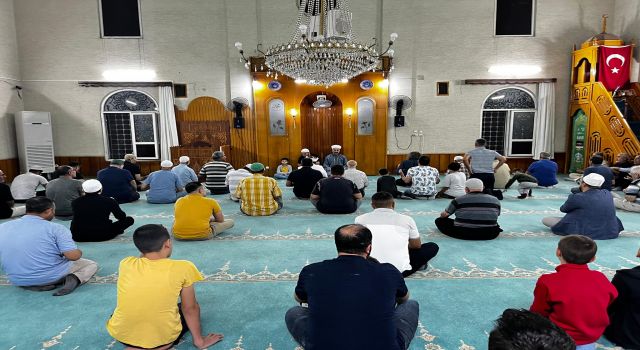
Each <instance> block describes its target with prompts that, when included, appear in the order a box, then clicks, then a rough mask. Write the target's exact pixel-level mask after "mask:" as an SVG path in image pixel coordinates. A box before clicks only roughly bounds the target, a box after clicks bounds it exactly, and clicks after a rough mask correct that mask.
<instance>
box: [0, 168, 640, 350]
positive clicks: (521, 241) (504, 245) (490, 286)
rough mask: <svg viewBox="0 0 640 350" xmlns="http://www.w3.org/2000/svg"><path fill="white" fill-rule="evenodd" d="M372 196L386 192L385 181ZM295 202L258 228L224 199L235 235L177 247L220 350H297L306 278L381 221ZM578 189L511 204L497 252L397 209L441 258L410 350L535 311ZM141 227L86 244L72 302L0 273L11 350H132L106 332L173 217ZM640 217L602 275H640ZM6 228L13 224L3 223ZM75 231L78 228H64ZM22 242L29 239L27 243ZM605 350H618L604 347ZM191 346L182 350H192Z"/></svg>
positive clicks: (540, 193)
mask: <svg viewBox="0 0 640 350" xmlns="http://www.w3.org/2000/svg"><path fill="white" fill-rule="evenodd" d="M371 180H373V184H374V185H373V186H374V187H375V178H371ZM280 184H281V186H282V188H283V191H284V197H285V199H284V205H285V207H284V208H283V210H281V212H280V213H278V214H277V215H275V216H272V217H261V218H254V217H247V216H244V215H242V214H241V213H240V211H239V209H238V205H237V204H236V203H233V202H231V201H230V200H228V199H226V197H225V196H215V197H214V198H216V199H218V201H219V202H220V203H221V205H222V208H223V211H224V213H225V216H226V217H229V218H233V219H234V220H235V221H236V226H235V227H234V228H232V229H231V230H229V231H228V232H225V233H223V234H222V235H220V236H218V237H216V238H215V239H214V240H212V241H205V242H175V244H174V247H175V248H174V253H173V258H176V259H187V260H191V261H193V262H194V263H195V264H196V266H197V267H198V268H199V269H200V270H201V271H202V272H203V273H204V274H205V276H206V280H205V281H203V282H201V283H198V284H197V286H196V291H197V297H198V301H199V303H200V306H201V309H202V324H203V330H204V331H207V332H218V333H223V334H224V335H225V338H224V340H223V341H222V342H221V343H219V344H217V345H215V346H214V347H212V349H225V350H240V349H251V350H253V349H256V350H281V349H288V350H293V349H295V348H296V344H295V342H294V341H293V340H292V339H291V337H290V336H289V334H288V332H287V330H286V327H285V324H284V314H285V312H286V310H287V309H288V308H289V307H291V306H293V305H295V302H294V301H293V298H292V295H293V290H294V286H295V282H296V280H297V274H298V272H299V271H300V269H301V268H302V267H303V266H305V264H308V263H311V262H316V261H321V260H324V259H329V258H333V257H335V255H336V252H335V246H334V243H333V232H334V230H335V228H336V227H338V226H340V225H343V224H347V223H352V222H353V219H354V218H355V216H357V215H359V214H361V213H364V212H368V211H371V210H372V208H371V206H370V204H371V202H370V197H371V194H372V193H373V192H372V191H371V190H370V191H368V193H367V196H366V197H365V201H364V203H363V205H362V207H361V208H360V209H359V210H358V212H357V213H355V214H352V215H324V214H320V213H318V212H317V211H315V209H314V208H313V206H312V205H311V204H310V203H308V202H306V201H302V200H298V199H296V198H295V197H294V196H293V193H292V191H291V189H290V188H285V187H284V183H283V182H282V181H281V182H280ZM572 185H573V183H571V182H567V181H562V182H561V183H560V184H559V185H558V186H557V187H556V188H553V189H537V190H534V193H533V195H534V197H532V198H527V199H525V200H520V199H517V198H515V197H516V196H517V195H518V193H517V191H516V190H515V189H511V190H509V191H508V192H507V193H505V199H504V200H503V201H502V215H501V217H500V220H499V222H500V224H501V226H502V227H503V229H504V230H505V232H503V233H502V235H501V236H500V237H498V238H497V239H496V240H493V241H489V242H467V241H459V240H455V239H452V238H449V237H446V236H444V235H442V234H440V233H439V232H438V231H437V229H436V228H435V225H434V224H433V220H434V219H435V218H436V217H437V216H438V215H439V213H440V211H442V210H443V209H444V208H445V207H446V205H447V204H448V200H413V201H411V200H399V201H397V203H396V209H397V210H398V211H399V212H401V213H405V214H408V215H411V216H412V217H413V218H414V219H415V220H416V222H417V224H418V228H419V229H420V232H421V234H422V240H423V242H426V241H433V242H436V243H438V245H439V246H440V253H439V255H438V256H437V257H436V258H435V259H433V260H432V261H431V262H430V267H429V269H428V270H426V271H420V272H418V273H416V274H415V275H414V276H413V277H411V278H409V279H407V284H408V286H409V290H410V293H411V297H412V298H413V299H415V300H417V301H418V302H419V303H420V325H419V328H418V332H417V333H416V338H415V339H414V340H413V342H412V343H411V347H410V348H411V349H425V350H437V349H486V348H487V345H486V344H487V337H488V332H489V331H490V330H491V329H492V327H493V320H495V319H496V318H497V316H498V315H499V314H500V313H501V312H502V310H504V309H505V308H510V307H511V308H528V307H529V305H530V304H531V301H532V295H533V294H532V293H533V287H534V285H535V281H536V278H537V277H538V276H539V275H540V274H542V273H547V272H551V271H553V269H554V267H555V266H556V264H557V263H558V262H557V259H556V257H555V248H556V245H557V242H558V239H559V238H558V237H557V236H554V235H553V234H552V233H550V231H549V230H548V229H546V227H544V226H543V225H542V224H541V219H542V218H543V217H544V216H550V215H556V216H558V215H562V214H561V213H560V212H559V210H558V208H559V207H560V205H561V204H562V203H563V202H564V200H565V198H566V196H567V194H568V193H569V188H570V187H571V186H572ZM123 209H124V210H125V211H126V212H127V213H128V214H129V215H132V216H133V217H134V218H135V220H136V224H135V225H134V227H132V228H130V229H129V230H127V232H126V233H125V234H124V235H123V236H121V237H119V238H117V239H115V240H113V241H110V242H104V243H79V244H78V245H79V246H80V248H81V249H82V250H83V252H84V257H86V258H88V259H92V260H95V261H97V262H98V264H99V265H100V269H99V271H98V273H97V275H96V276H95V277H94V278H93V279H92V280H91V281H90V282H89V283H88V284H87V285H85V286H82V287H81V288H79V289H78V290H76V291H75V292H74V293H73V294H71V295H69V296H65V297H52V296H51V293H50V292H30V291H26V290H22V289H20V288H16V287H13V286H11V285H10V284H9V283H8V281H7V279H6V276H4V274H3V273H2V272H1V271H0V300H2V308H1V309H0V324H1V325H2V327H1V329H0V350H4V349H11V350H14V349H16V350H18V349H20V350H21V349H53V350H58V349H96V350H97V349H121V348H122V345H120V344H119V343H116V342H115V341H114V340H113V339H112V338H111V337H110V336H109V334H108V333H107V332H106V330H105V327H104V324H105V321H106V320H107V318H108V317H109V315H110V314H111V313H112V311H113V309H114V307H115V302H116V280H117V268H118V263H119V261H120V260H121V259H122V258H124V257H126V256H130V255H137V254H138V253H137V250H136V248H135V247H134V245H133V242H132V239H131V235H132V233H133V230H134V229H135V228H136V227H138V226H140V225H143V224H146V223H160V224H163V225H165V226H167V227H171V224H172V220H173V206H172V205H168V204H167V205H158V204H147V202H146V201H145V200H144V199H143V200H140V201H138V202H137V203H132V204H126V205H123ZM638 215H639V214H634V213H628V212H621V211H619V212H618V216H619V217H620V219H621V220H622V222H623V223H624V225H625V228H626V230H625V231H624V232H623V233H622V235H621V237H620V238H618V239H615V240H609V241H598V255H597V260H596V261H595V262H594V263H593V264H591V268H592V269H596V270H599V271H602V272H603V273H605V274H606V275H608V276H609V277H612V276H613V273H614V272H615V270H616V269H620V268H630V267H633V266H635V265H637V264H638V261H637V260H636V259H635V258H634V256H635V253H636V251H637V250H638V237H640V219H639V217H638ZM0 222H2V221H0ZM56 222H59V223H61V224H63V225H65V226H68V225H69V222H63V221H56ZM17 234H18V233H17ZM598 347H599V348H604V349H606V348H611V344H610V343H608V342H607V341H606V340H605V339H601V340H600V342H599V346H598ZM191 348H193V347H192V345H191V338H190V337H189V336H187V337H186V338H185V339H184V340H183V342H182V343H181V344H179V345H178V346H177V347H176V349H191Z"/></svg>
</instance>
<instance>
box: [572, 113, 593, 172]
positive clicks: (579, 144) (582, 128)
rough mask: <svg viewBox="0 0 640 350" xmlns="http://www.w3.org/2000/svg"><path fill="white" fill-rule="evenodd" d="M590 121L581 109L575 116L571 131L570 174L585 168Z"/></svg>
mask: <svg viewBox="0 0 640 350" xmlns="http://www.w3.org/2000/svg"><path fill="white" fill-rule="evenodd" d="M588 121H589V118H588V117H587V115H586V114H585V113H584V112H583V111H582V110H581V109H579V110H578V111H577V112H576V114H575V115H574V116H573V129H572V130H571V139H572V143H571V163H570V165H569V172H571V173H575V172H576V170H578V169H582V168H584V159H585V157H586V154H585V152H586V149H585V146H586V142H587V123H588Z"/></svg>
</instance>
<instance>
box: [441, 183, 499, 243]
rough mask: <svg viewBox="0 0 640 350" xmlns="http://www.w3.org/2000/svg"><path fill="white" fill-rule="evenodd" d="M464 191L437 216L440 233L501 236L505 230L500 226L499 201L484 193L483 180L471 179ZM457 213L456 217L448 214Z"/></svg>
mask: <svg viewBox="0 0 640 350" xmlns="http://www.w3.org/2000/svg"><path fill="white" fill-rule="evenodd" d="M464 187H465V192H467V194H465V195H464V196H462V197H458V198H456V199H454V200H452V201H451V203H450V204H449V206H448V207H447V208H446V209H445V210H444V211H443V212H442V213H440V217H439V218H437V219H436V226H437V227H438V230H440V232H442V233H444V234H445V235H447V236H449V237H453V238H458V239H464V240H470V241H481V240H490V239H494V238H496V237H498V235H499V234H500V232H502V229H501V228H500V226H499V225H498V216H499V215H500V201H499V200H498V199H497V198H496V197H494V196H491V195H488V194H484V193H482V191H483V189H484V186H483V185H482V181H481V180H480V179H475V178H471V179H469V180H467V181H466V182H465V184H464ZM454 213H455V214H456V218H455V220H453V219H451V218H450V217H449V216H450V215H451V214H454Z"/></svg>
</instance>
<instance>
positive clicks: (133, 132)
mask: <svg viewBox="0 0 640 350" xmlns="http://www.w3.org/2000/svg"><path fill="white" fill-rule="evenodd" d="M137 115H151V119H152V120H153V142H138V141H137V140H136V125H135V123H134V119H135V117H136V116H137ZM129 122H130V123H131V144H132V145H133V154H135V155H136V158H138V159H159V158H160V155H159V154H158V113H155V112H137V111H136V112H130V113H129ZM136 145H153V147H154V151H155V154H156V157H140V156H138V150H137V148H136Z"/></svg>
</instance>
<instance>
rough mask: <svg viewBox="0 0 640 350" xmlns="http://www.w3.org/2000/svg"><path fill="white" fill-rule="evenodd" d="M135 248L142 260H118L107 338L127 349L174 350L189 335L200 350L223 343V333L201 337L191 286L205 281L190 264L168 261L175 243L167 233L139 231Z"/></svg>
mask: <svg viewBox="0 0 640 350" xmlns="http://www.w3.org/2000/svg"><path fill="white" fill-rule="evenodd" d="M133 243H134V244H135V245H136V248H138V250H139V251H140V252H141V253H142V255H141V256H140V257H135V256H130V257H127V258H124V259H123V260H122V261H120V267H119V268H118V302H117V305H116V309H115V311H114V312H113V314H112V315H111V317H110V318H109V321H107V331H108V332H109V334H110V335H111V336H112V337H114V338H115V339H116V340H118V341H119V342H121V343H122V344H124V345H125V346H127V349H154V350H165V349H170V348H171V347H173V346H174V345H176V344H178V343H179V342H180V339H181V338H182V336H183V335H184V334H185V333H186V332H187V331H190V332H191V336H192V338H193V345H195V346H196V347H197V348H198V349H204V348H206V347H209V346H212V345H213V344H215V343H217V342H219V341H220V340H222V334H213V333H212V334H207V335H204V336H203V335H202V330H201V326H200V306H199V305H198V301H197V300H196V291H195V287H194V285H193V284H194V283H195V282H198V281H202V280H203V279H204V277H203V276H202V274H201V273H200V271H198V269H197V268H196V266H195V265H194V264H193V263H192V262H190V261H187V260H173V259H169V258H170V257H171V251H172V248H173V243H172V242H171V237H170V236H169V232H167V229H166V228H164V226H162V225H154V224H149V225H144V226H140V227H138V228H137V229H136V231H135V232H134V233H133ZM178 298H180V303H178Z"/></svg>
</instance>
